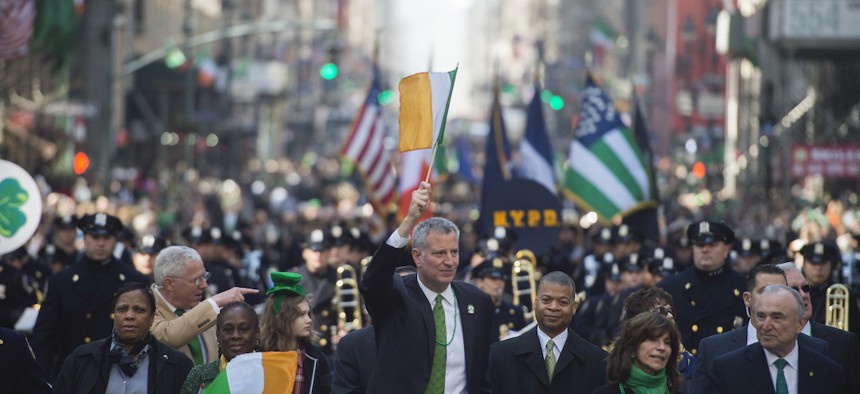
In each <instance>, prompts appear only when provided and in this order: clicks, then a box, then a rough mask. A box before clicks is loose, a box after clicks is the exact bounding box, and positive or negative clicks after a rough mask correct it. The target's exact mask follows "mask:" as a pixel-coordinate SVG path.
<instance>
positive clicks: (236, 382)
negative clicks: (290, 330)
mask: <svg viewBox="0 0 860 394" xmlns="http://www.w3.org/2000/svg"><path fill="white" fill-rule="evenodd" d="M297 366H298V354H297V353H296V352H295V351H291V352H263V353H246V354H240V355H238V356H236V357H234V358H233V359H232V360H230V362H229V363H227V367H226V368H224V369H223V370H221V373H219V374H218V376H217V377H216V378H215V380H213V381H212V383H211V384H210V385H209V386H207V387H206V388H205V389H204V390H203V392H204V393H206V394H209V393H212V394H214V393H219V394H220V393H243V394H245V393H248V394H257V393H266V394H269V393H284V394H286V393H292V392H293V384H294V383H295V382H296V368H297Z"/></svg>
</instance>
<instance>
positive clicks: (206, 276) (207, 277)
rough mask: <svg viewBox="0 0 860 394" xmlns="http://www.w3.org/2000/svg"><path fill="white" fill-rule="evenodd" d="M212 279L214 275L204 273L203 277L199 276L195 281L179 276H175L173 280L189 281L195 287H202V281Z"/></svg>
mask: <svg viewBox="0 0 860 394" xmlns="http://www.w3.org/2000/svg"><path fill="white" fill-rule="evenodd" d="M211 277H212V273H210V272H204V273H203V275H201V276H198V277H196V278H193V279H185V278H180V277H178V276H173V278H177V279H182V280H187V281H189V282H191V283H194V286H200V282H201V281H207V280H209V278H211Z"/></svg>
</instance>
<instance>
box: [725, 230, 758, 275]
mask: <svg viewBox="0 0 860 394" xmlns="http://www.w3.org/2000/svg"><path fill="white" fill-rule="evenodd" d="M760 245H761V243H760V242H756V241H755V240H753V239H752V238H748V237H744V238H741V239H739V240H737V241H736V242H735V248H734V250H733V251H732V255H733V257H734V259H733V262H732V269H733V270H735V271H736V272H737V273H739V274H741V275H746V274H747V272H750V270H751V269H752V267H755V266H756V264H758V262H759V261H761V250H760V249H759V246H760Z"/></svg>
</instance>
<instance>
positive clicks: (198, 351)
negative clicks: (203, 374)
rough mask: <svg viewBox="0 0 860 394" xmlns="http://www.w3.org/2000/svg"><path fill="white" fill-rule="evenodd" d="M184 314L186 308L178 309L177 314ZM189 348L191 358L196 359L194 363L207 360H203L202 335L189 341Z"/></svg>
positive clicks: (198, 363) (201, 362)
mask: <svg viewBox="0 0 860 394" xmlns="http://www.w3.org/2000/svg"><path fill="white" fill-rule="evenodd" d="M183 314H185V309H179V308H177V309H176V316H182V315H183ZM188 348H189V349H191V360H192V361H194V365H200V364H203V362H204V361H205V360H203V349H202V348H201V346H200V335H198V336H196V337H194V339H192V340H191V342H188Z"/></svg>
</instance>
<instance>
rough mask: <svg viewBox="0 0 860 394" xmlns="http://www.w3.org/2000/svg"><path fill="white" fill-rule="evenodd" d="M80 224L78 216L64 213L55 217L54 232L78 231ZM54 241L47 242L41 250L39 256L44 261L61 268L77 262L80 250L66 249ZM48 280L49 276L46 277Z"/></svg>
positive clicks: (46, 263) (48, 264)
mask: <svg viewBox="0 0 860 394" xmlns="http://www.w3.org/2000/svg"><path fill="white" fill-rule="evenodd" d="M77 226H78V218H76V217H75V216H74V215H63V216H59V217H57V218H55V219H54V232H55V233H56V232H57V231H60V230H75V231H77V228H78V227H77ZM54 242H55V241H52V242H51V243H48V244H46V245H45V246H43V247H42V249H41V250H40V251H39V258H40V259H41V260H42V262H43V263H44V264H45V265H47V266H49V267H50V266H52V265H53V264H57V267H58V268H59V269H62V268H66V267H68V266H70V265H72V264H74V263H75V261H77V259H78V255H79V253H78V251H77V250H72V251H65V250H63V249H62V248H60V247H58V246H57V245H56V244H55V243H54ZM46 280H47V278H46Z"/></svg>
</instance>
